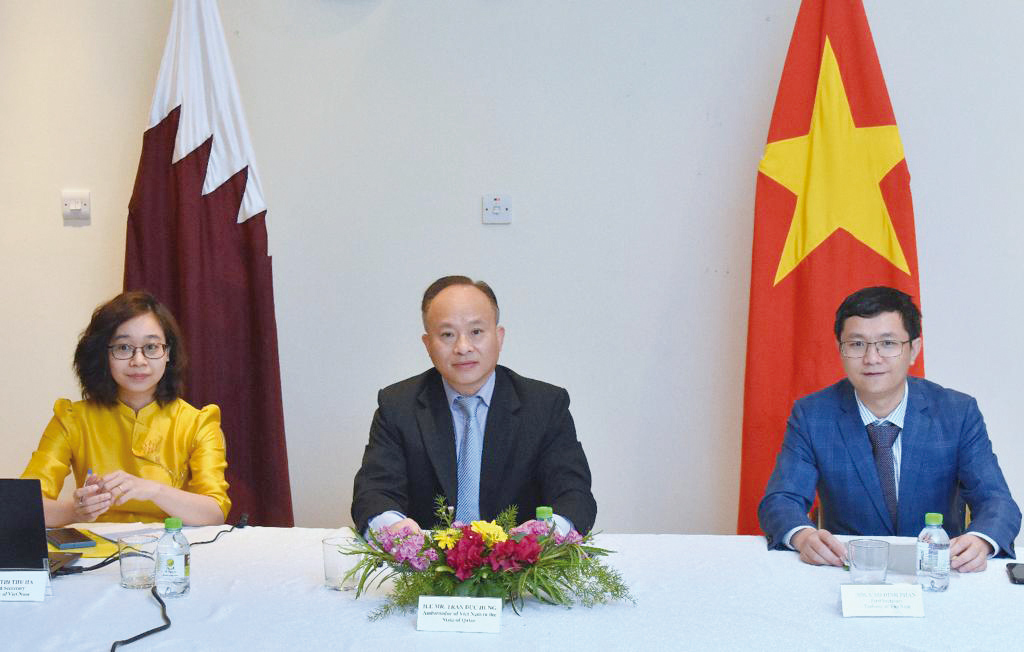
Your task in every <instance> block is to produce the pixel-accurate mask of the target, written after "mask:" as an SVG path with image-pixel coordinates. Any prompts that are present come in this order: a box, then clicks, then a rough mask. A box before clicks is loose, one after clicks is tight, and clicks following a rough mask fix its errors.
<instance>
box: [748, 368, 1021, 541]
mask: <svg viewBox="0 0 1024 652" xmlns="http://www.w3.org/2000/svg"><path fill="white" fill-rule="evenodd" d="M907 382H908V388H909V397H908V399H907V414H906V418H905V419H904V422H903V431H902V440H901V442H902V443H901V446H902V455H901V460H900V482H899V513H898V518H897V523H896V524H893V522H892V518H891V517H890V515H889V511H888V510H887V509H886V506H885V499H884V498H883V497H882V486H881V482H880V481H879V479H878V471H877V469H876V467H875V460H874V457H873V456H872V453H871V442H870V441H869V440H868V435H867V430H866V428H865V427H864V422H863V421H862V420H861V418H860V412H859V411H858V409H857V399H856V397H855V396H854V391H853V386H852V385H851V384H850V381H848V380H842V381H840V382H838V383H836V384H835V385H832V386H831V387H827V388H825V389H823V390H821V391H819V392H815V393H814V394H810V395H809V396H805V397H804V398H802V399H800V400H799V401H797V402H796V403H795V404H794V406H793V411H792V412H791V413H790V415H789V421H788V423H787V427H786V436H785V439H784V440H783V442H782V450H780V451H779V455H778V457H777V458H776V461H775V470H774V471H773V472H772V475H771V478H770V479H769V480H768V485H767V487H766V488H765V495H764V499H762V500H761V505H760V507H759V508H758V511H757V515H758V519H759V520H760V522H761V529H762V530H764V533H765V535H766V536H767V537H768V547H769V548H775V549H782V548H784V547H785V546H784V544H783V542H782V539H783V537H784V536H785V535H786V533H787V532H788V531H789V530H791V529H793V528H794V527H797V526H799V525H810V526H815V524H814V523H812V522H811V521H810V519H809V518H808V516H807V513H808V511H809V510H810V508H811V503H812V502H813V500H814V494H815V491H817V493H818V496H819V498H820V501H821V527H823V528H824V529H826V530H828V531H830V532H832V533H833V534H853V535H865V536H886V535H897V536H917V534H918V533H919V532H920V531H921V528H923V527H924V515H925V513H927V512H939V513H941V514H943V515H944V522H943V527H944V528H945V530H946V532H948V533H949V535H950V537H955V536H958V535H960V534H962V533H963V530H964V523H963V521H962V520H961V519H960V518H959V517H957V516H956V514H957V512H958V511H959V509H958V506H959V501H960V500H961V499H962V500H963V501H965V502H966V503H967V505H969V506H970V508H971V524H970V528H969V529H970V530H972V531H974V532H980V533H982V534H985V535H986V536H988V537H991V538H992V540H993V541H995V542H996V543H997V544H999V548H1000V554H1001V555H1005V556H1009V557H1013V556H1014V551H1013V540H1014V539H1015V538H1016V536H1017V533H1018V532H1019V531H1020V521H1021V513H1020V509H1019V508H1018V507H1017V503H1015V502H1014V500H1013V498H1012V497H1011V496H1010V489H1009V487H1007V485H1006V480H1005V479H1004V478H1003V473H1002V471H1000V470H999V463H998V461H997V460H996V456H995V453H993V452H992V443H991V442H990V441H989V438H988V433H987V432H986V430H985V422H984V420H983V419H982V417H981V412H980V411H979V410H978V404H977V402H975V400H974V399H973V398H971V397H970V396H968V395H966V394H962V393H960V392H956V391H953V390H951V389H946V388H944V387H942V386H940V385H937V384H935V383H933V382H930V381H927V380H924V379H922V378H913V377H911V378H908V379H907Z"/></svg>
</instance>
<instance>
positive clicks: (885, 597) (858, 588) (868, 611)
mask: <svg viewBox="0 0 1024 652" xmlns="http://www.w3.org/2000/svg"><path fill="white" fill-rule="evenodd" d="M839 590H840V594H841V595H842V600H843V618H850V617H863V616H884V617H887V618H893V617H896V618H924V601H923V599H922V598H921V585H919V584H842V585H840V587H839Z"/></svg>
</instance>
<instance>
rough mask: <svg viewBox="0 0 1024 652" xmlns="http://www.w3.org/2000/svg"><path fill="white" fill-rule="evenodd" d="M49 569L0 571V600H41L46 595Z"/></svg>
mask: <svg viewBox="0 0 1024 652" xmlns="http://www.w3.org/2000/svg"><path fill="white" fill-rule="evenodd" d="M49 582H50V573H49V571H44V570H30V571H9V570H5V571H0V600H2V601H4V602H42V601H43V598H45V597H46V585H47V584H49Z"/></svg>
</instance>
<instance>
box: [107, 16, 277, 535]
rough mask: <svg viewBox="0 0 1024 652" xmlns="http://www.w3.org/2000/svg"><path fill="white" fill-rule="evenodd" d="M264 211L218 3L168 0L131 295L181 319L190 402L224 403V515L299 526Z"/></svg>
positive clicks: (144, 159)
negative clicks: (143, 294)
mask: <svg viewBox="0 0 1024 652" xmlns="http://www.w3.org/2000/svg"><path fill="white" fill-rule="evenodd" d="M266 217H267V210H266V205H265V203H264V200H263V193H262V191H261V189H260V179H259V174H258V172H257V169H256V160H255V158H254V156H253V151H252V144H251V142H250V140H249V131H248V128H247V127H246V123H245V117H244V115H243V112H242V103H241V100H240V99H239V94H238V85H237V83H236V82H235V75H234V72H233V70H232V67H231V60H230V57H229V55H228V48H227V43H226V42H225V40H224V30H223V29H222V27H221V23H220V16H219V14H218V10H217V5H216V3H215V2H214V0H175V3H174V8H173V12H172V15H171V28H170V33H169V34H168V37H167V45H166V46H165V48H164V55H163V61H162V62H161V64H160V73H159V76H158V78H157V83H156V91H155V93H154V96H153V105H152V109H151V111H150V116H149V127H148V129H147V130H146V132H145V134H144V135H143V141H142V155H141V157H140V160H139V170H138V175H137V176H136V179H135V189H134V191H133V193H132V198H131V202H130V204H129V207H128V233H127V244H126V247H125V272H124V289H125V290H146V291H149V292H152V293H153V294H154V295H155V296H156V297H157V299H158V300H159V301H161V302H162V303H163V304H165V305H166V306H167V307H168V308H169V309H170V310H171V311H172V312H173V313H174V315H175V317H177V319H178V322H179V323H180V325H181V328H182V331H183V335H184V339H185V344H186V347H187V351H188V356H189V360H190V365H189V367H190V369H189V372H188V375H187V376H186V378H185V385H186V388H185V389H186V395H185V399H186V400H187V401H189V402H190V403H192V404H193V405H196V406H203V405H207V404H210V403H215V404H217V405H219V406H220V409H221V414H222V423H221V425H222V427H223V429H224V435H225V437H226V439H227V457H228V469H227V480H228V482H229V483H230V485H231V488H230V490H229V494H230V496H231V500H232V510H231V514H230V515H229V516H228V522H235V521H236V519H237V518H238V517H239V516H240V515H241V514H243V513H247V514H248V515H249V521H250V523H253V524H259V525H273V526H291V525H293V516H292V500H291V488H290V486H289V481H288V454H287V449H286V446H285V434H284V415H283V410H282V407H281V374H280V366H279V362H278V352H277V323H276V320H275V317H274V288H273V275H272V273H271V261H270V256H269V253H268V250H267V224H266Z"/></svg>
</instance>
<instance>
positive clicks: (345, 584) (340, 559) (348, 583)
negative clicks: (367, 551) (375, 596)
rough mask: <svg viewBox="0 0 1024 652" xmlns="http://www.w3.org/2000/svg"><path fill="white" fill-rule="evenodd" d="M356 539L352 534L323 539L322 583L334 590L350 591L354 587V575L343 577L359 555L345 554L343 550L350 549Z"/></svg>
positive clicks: (356, 561)
mask: <svg viewBox="0 0 1024 652" xmlns="http://www.w3.org/2000/svg"><path fill="white" fill-rule="evenodd" d="M357 541H358V539H356V537H354V536H352V535H348V534H342V535H337V536H330V537H327V538H326V539H324V540H323V550H324V585H325V586H326V587H327V588H329V589H334V590H335V591H351V590H352V589H354V588H356V578H355V576H353V577H350V578H349V579H348V580H346V579H345V575H347V574H348V572H349V571H350V570H352V568H353V567H355V565H356V564H358V563H359V559H360V556H359V555H347V554H345V553H344V551H345V550H352V549H353V548H354V547H355V545H356V543H357Z"/></svg>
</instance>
